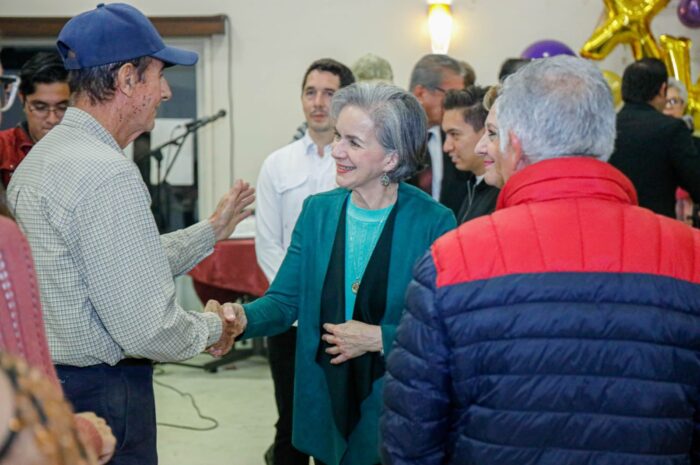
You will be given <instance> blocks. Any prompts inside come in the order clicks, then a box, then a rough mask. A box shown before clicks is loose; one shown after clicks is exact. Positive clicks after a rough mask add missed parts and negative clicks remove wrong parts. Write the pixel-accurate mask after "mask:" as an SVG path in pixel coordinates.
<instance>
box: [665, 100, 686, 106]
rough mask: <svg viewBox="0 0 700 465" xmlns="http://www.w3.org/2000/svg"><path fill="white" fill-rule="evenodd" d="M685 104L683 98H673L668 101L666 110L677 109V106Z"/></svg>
mask: <svg viewBox="0 0 700 465" xmlns="http://www.w3.org/2000/svg"><path fill="white" fill-rule="evenodd" d="M684 103H685V102H684V101H683V99H682V98H679V97H672V98H670V99H667V100H666V108H669V107H675V106H676V105H683V104H684Z"/></svg>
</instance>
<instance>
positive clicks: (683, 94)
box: [667, 77, 688, 104]
mask: <svg viewBox="0 0 700 465" xmlns="http://www.w3.org/2000/svg"><path fill="white" fill-rule="evenodd" d="M667 85H668V88H669V89H670V88H674V89H676V90H678V95H679V96H680V98H681V99H683V103H684V104H685V103H688V90H687V89H686V88H685V84H683V83H682V82H681V81H679V80H678V79H676V78H673V77H670V78H668V84H667Z"/></svg>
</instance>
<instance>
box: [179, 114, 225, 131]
mask: <svg viewBox="0 0 700 465" xmlns="http://www.w3.org/2000/svg"><path fill="white" fill-rule="evenodd" d="M224 116H226V110H219V111H218V112H217V113H215V114H213V115H211V116H205V117H203V118H199V119H196V120H194V121H191V122H189V123H187V124H185V128H187V129H188V130H190V131H191V130H194V129H199V128H201V127H202V126H205V125H207V124H209V123H212V122H214V121H216V120H217V119H219V118H223V117H224Z"/></svg>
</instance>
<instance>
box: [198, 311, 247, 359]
mask: <svg viewBox="0 0 700 465" xmlns="http://www.w3.org/2000/svg"><path fill="white" fill-rule="evenodd" d="M204 311H205V312H212V313H216V314H217V315H219V318H221V325H222V329H221V337H220V338H219V340H218V341H217V342H216V343H214V344H212V345H211V346H209V347H208V348H207V352H209V354H210V355H212V356H214V357H221V356H223V355H225V354H226V353H228V351H230V350H231V347H233V343H234V342H236V338H237V337H238V336H240V335H241V334H242V333H243V331H245V328H246V326H247V325H248V319H247V318H246V316H245V311H244V310H243V306H242V305H241V304H234V303H225V304H223V305H222V304H220V303H219V302H217V301H216V300H210V301H209V302H207V305H206V306H205V307H204Z"/></svg>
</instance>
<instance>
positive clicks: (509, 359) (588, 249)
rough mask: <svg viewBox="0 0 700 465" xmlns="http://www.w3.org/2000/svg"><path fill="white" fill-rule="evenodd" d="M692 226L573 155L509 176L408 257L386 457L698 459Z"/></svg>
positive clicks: (516, 463) (697, 307)
mask: <svg viewBox="0 0 700 465" xmlns="http://www.w3.org/2000/svg"><path fill="white" fill-rule="evenodd" d="M699 283H700V232H698V231H697V230H693V229H691V228H689V227H687V226H685V225H684V224H682V223H681V222H678V221H675V220H671V219H669V218H665V217H662V216H658V215H655V214H654V213H652V212H651V211H649V210H646V209H642V208H640V207H637V206H636V194H635V191H634V188H633V187H632V184H631V183H630V181H629V180H628V179H627V178H625V177H624V175H622V173H620V172H619V171H617V170H616V169H615V168H613V167H612V166H610V165H608V164H605V163H602V162H599V161H596V160H593V159H588V158H582V157H572V158H562V159H556V160H549V161H544V162H539V163H536V164H533V165H531V166H529V167H527V168H525V169H524V170H522V171H521V172H519V173H517V174H516V175H514V176H513V177H512V178H511V179H510V180H509V181H508V183H507V184H506V186H505V188H504V190H503V191H502V193H501V195H500V197H499V202H498V207H497V211H496V212H495V213H494V214H493V215H490V216H487V217H483V218H479V219H476V220H474V221H472V222H469V223H466V224H464V225H463V226H462V227H460V228H458V229H456V230H454V231H452V232H450V233H448V234H446V235H444V236H443V237H441V238H440V239H438V240H437V241H436V242H435V243H434V244H433V247H432V248H431V252H430V253H429V254H428V255H426V256H425V257H424V258H423V259H422V260H420V261H419V262H418V264H417V265H416V268H415V270H414V280H413V282H412V283H411V285H410V286H409V289H408V292H407V297H406V311H405V313H404V316H403V319H402V321H401V324H400V326H399V329H398V333H397V335H396V342H395V346H394V349H393V350H392V352H391V354H390V356H389V359H388V374H387V379H386V385H385V389H384V399H385V413H384V415H383V417H382V420H381V430H382V434H383V458H384V460H385V463H386V464H391V465H400V464H435V465H438V464H473V465H486V464H494V465H496V464H497V465H511V464H512V465H528V464H550V465H566V464H576V465H632V464H634V465H640V464H644V465H661V464H664V465H666V464H668V465H671V464H674V465H675V464H691V463H692V464H696V463H700V452H698V451H699V450H700V434H699V433H700V426H699V425H700V411H699V410H698V406H699V405H698V403H699V400H700V394H699V393H698V389H699V388H700V286H699V285H698V284H699Z"/></svg>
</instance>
